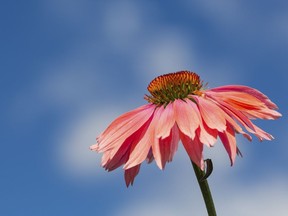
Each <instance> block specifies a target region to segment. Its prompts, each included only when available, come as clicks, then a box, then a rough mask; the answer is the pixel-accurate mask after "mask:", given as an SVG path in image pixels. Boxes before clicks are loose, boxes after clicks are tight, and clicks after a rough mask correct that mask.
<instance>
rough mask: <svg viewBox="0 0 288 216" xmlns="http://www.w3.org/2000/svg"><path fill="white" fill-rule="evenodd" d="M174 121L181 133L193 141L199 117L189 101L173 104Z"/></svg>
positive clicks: (177, 101) (179, 101) (178, 101)
mask: <svg viewBox="0 0 288 216" xmlns="http://www.w3.org/2000/svg"><path fill="white" fill-rule="evenodd" d="M173 105H174V112H175V119H176V122H177V125H178V127H179V129H180V130H181V132H182V133H184V134H185V135H186V136H188V137H190V138H191V139H194V137H195V130H196V129H197V128H198V127H199V124H200V120H201V119H200V117H199V111H198V109H197V107H196V105H195V104H194V103H193V102H192V101H191V100H189V99H186V100H185V101H182V100H180V99H178V100H175V101H174V102H173Z"/></svg>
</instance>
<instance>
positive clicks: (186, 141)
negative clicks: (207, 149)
mask: <svg viewBox="0 0 288 216" xmlns="http://www.w3.org/2000/svg"><path fill="white" fill-rule="evenodd" d="M198 130H199V129H198ZM198 130H197V132H198ZM180 139H181V141H182V144H183V146H184V148H185V150H186V152H187V153H188V155H189V157H190V159H191V160H192V161H193V162H194V163H195V164H196V165H197V166H198V167H200V168H201V169H202V170H204V167H205V166H204V160H203V143H201V141H200V140H199V138H198V136H195V137H194V139H193V140H192V139H191V138H190V137H188V136H186V135H185V134H184V133H182V132H181V131H180Z"/></svg>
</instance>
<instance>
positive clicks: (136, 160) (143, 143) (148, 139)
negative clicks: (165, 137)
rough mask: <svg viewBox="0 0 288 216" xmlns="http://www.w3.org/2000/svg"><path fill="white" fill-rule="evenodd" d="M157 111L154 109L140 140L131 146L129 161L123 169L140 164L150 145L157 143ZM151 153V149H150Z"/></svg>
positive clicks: (158, 114) (158, 113)
mask: <svg viewBox="0 0 288 216" xmlns="http://www.w3.org/2000/svg"><path fill="white" fill-rule="evenodd" d="M160 114H161V113H160V112H159V109H156V110H155V112H154V116H153V118H152V120H151V123H150V124H149V127H148V129H147V130H146V132H145V134H144V136H143V137H142V139H141V140H140V141H139V142H138V143H135V144H133V146H131V150H130V154H129V159H128V161H127V162H126V163H125V165H124V169H129V168H131V167H134V166H136V165H138V164H140V163H142V162H143V161H144V160H145V159H146V158H147V156H148V153H149V150H150V148H151V146H152V144H155V143H158V142H159V139H157V137H156V133H155V127H156V126H157V122H158V120H159V116H160ZM152 151H153V148H152ZM153 155H154V158H155V160H156V156H155V154H154V151H153Z"/></svg>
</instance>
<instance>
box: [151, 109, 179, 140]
mask: <svg viewBox="0 0 288 216" xmlns="http://www.w3.org/2000/svg"><path fill="white" fill-rule="evenodd" d="M158 109H159V111H160V113H161V116H160V118H159V121H158V123H157V127H156V129H155V130H156V136H157V138H160V137H161V138H162V139H164V138H166V137H168V136H169V134H170V130H171V128H172V127H173V125H174V124H175V117H174V109H173V104H172V103H169V104H168V105H167V106H166V107H165V108H164V107H163V106H161V107H159V108H158Z"/></svg>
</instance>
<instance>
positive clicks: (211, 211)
mask: <svg viewBox="0 0 288 216" xmlns="http://www.w3.org/2000/svg"><path fill="white" fill-rule="evenodd" d="M191 162H192V166H193V168H194V172H195V175H196V178H197V181H198V184H199V187H200V189H201V193H202V196H203V199H204V202H205V205H206V209H207V213H208V216H216V215H217V214H216V209H215V206H214V202H213V198H212V195H211V192H210V188H209V184H208V181H207V179H205V178H203V177H204V176H205V172H203V171H202V170H201V169H200V168H199V167H198V166H197V165H196V164H195V163H194V162H193V161H192V160H191Z"/></svg>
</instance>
